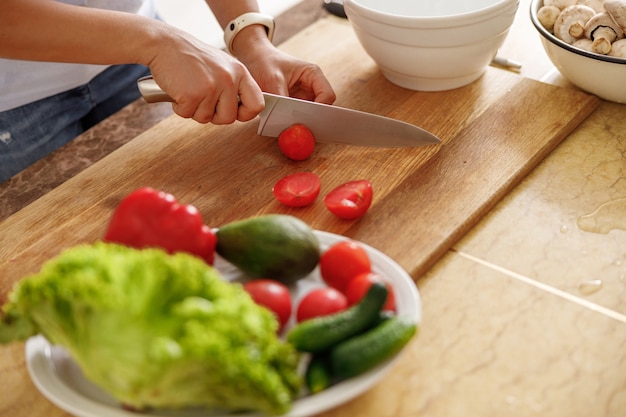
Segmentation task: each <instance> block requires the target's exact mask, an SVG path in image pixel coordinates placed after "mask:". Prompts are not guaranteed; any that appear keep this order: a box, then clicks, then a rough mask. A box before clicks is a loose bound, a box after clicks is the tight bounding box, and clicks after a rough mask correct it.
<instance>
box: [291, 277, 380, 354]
mask: <svg viewBox="0 0 626 417" xmlns="http://www.w3.org/2000/svg"><path fill="white" fill-rule="evenodd" d="M387 294H388V290H387V287H386V286H385V284H382V283H380V282H376V283H374V284H372V286H371V287H370V288H369V290H368V292H367V294H365V296H364V297H363V299H361V301H360V302H359V303H358V304H355V305H353V306H352V307H350V308H348V309H347V310H343V311H340V312H338V313H335V314H330V315H328V316H320V317H315V318H312V319H310V320H306V321H303V322H301V323H298V324H297V325H295V326H294V327H293V328H292V329H291V330H290V331H289V333H288V334H287V341H288V342H289V343H291V344H293V345H294V347H295V348H296V349H298V350H299V351H301V352H310V353H320V352H325V351H327V350H329V349H330V348H332V347H333V346H335V345H336V344H338V343H340V342H342V341H344V340H346V339H349V338H351V337H352V336H355V335H357V334H359V333H361V332H363V331H364V330H366V329H367V328H369V327H370V326H371V324H372V323H374V322H375V321H376V320H379V319H380V312H381V310H382V308H383V306H384V305H385V301H386V300H387Z"/></svg>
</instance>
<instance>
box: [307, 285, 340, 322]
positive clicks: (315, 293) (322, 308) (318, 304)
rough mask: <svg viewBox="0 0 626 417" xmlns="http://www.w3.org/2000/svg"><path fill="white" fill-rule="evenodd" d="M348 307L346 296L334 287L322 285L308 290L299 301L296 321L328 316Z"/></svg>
mask: <svg viewBox="0 0 626 417" xmlns="http://www.w3.org/2000/svg"><path fill="white" fill-rule="evenodd" d="M346 308H348V300H347V299H346V296H345V295H343V294H342V293H340V292H339V291H337V290H336V289H334V288H330V287H322V288H316V289H314V290H311V291H310V292H308V293H307V294H306V295H305V296H304V297H302V300H300V302H299V303H298V308H297V309H296V321H297V322H298V323H300V322H301V321H305V320H308V319H312V318H313V317H318V316H327V315H329V314H333V313H338V312H339V311H342V310H345V309H346Z"/></svg>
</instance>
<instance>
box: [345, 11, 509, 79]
mask: <svg viewBox="0 0 626 417" xmlns="http://www.w3.org/2000/svg"><path fill="white" fill-rule="evenodd" d="M518 3H519V1H518V0H463V1H461V0H453V1H441V0H394V1H392V0H344V8H345V11H346V15H347V16H348V19H349V21H350V23H351V24H352V27H353V29H354V31H355V33H356V35H357V37H358V39H359V42H360V43H361V45H362V46H363V48H364V49H365V51H366V52H367V53H368V55H369V56H370V57H372V59H373V60H374V61H375V62H376V64H377V65H378V66H379V67H380V69H381V71H382V73H383V74H384V76H385V77H386V78H387V79H388V80H389V81H391V82H392V83H394V84H397V85H399V86H401V87H405V88H408V89H411V90H420V91H442V90H450V89H453V88H458V87H462V86H464V85H467V84H469V83H471V82H473V81H475V80H476V79H478V78H479V77H480V76H481V75H482V74H483V73H484V71H485V69H486V68H487V65H489V63H490V62H491V60H492V59H493V57H494V56H495V54H496V52H497V51H498V48H499V47H500V46H501V45H502V43H503V42H504V40H505V38H506V36H507V34H508V32H509V28H510V27H511V25H512V24H513V20H514V18H515V12H516V11H517V7H518Z"/></svg>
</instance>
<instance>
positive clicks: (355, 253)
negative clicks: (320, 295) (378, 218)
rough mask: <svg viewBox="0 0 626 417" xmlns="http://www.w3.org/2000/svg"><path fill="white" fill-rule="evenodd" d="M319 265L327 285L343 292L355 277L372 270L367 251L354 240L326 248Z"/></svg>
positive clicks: (343, 241)
mask: <svg viewBox="0 0 626 417" xmlns="http://www.w3.org/2000/svg"><path fill="white" fill-rule="evenodd" d="M319 266H320V274H321V275H322V279H323V280H324V282H325V283H326V285H328V286H329V287H333V288H336V289H338V290H339V291H341V292H345V290H346V287H347V286H348V283H349V282H350V281H351V280H352V279H353V278H354V277H356V276H357V275H360V274H363V273H367V272H371V270H372V263H371V261H370V258H369V256H368V255H367V252H366V251H365V249H364V248H363V247H362V246H361V245H359V244H358V243H357V242H354V241H352V240H342V241H341V242H337V243H335V244H333V245H332V246H330V247H329V248H328V249H326V250H325V251H324V253H322V255H321V256H320V262H319Z"/></svg>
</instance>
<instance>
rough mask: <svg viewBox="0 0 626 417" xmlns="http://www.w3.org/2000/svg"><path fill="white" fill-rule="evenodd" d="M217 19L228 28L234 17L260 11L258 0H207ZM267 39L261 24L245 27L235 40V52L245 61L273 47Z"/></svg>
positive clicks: (223, 26)
mask: <svg viewBox="0 0 626 417" xmlns="http://www.w3.org/2000/svg"><path fill="white" fill-rule="evenodd" d="M206 2H207V4H208V5H209V7H210V8H211V10H212V12H213V14H214V15H215V17H216V19H217V21H218V22H219V24H220V25H221V26H222V28H226V25H227V24H228V23H229V22H230V21H231V20H233V19H236V18H237V17H239V16H241V15H242V14H244V13H248V12H258V11H259V6H258V4H257V2H256V0H230V1H224V0H206ZM271 46H272V45H271V42H270V41H269V40H268V39H267V33H266V31H265V28H264V27H263V26H261V25H252V26H248V27H247V28H244V29H243V30H242V31H241V32H239V33H238V34H237V36H236V37H235V39H234V40H233V45H232V47H233V52H234V54H235V56H237V57H238V58H239V59H241V60H242V61H243V62H244V63H245V62H247V61H249V60H250V59H251V56H250V55H255V54H259V53H261V54H262V53H263V52H262V50H263V49H264V48H268V47H271Z"/></svg>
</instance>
